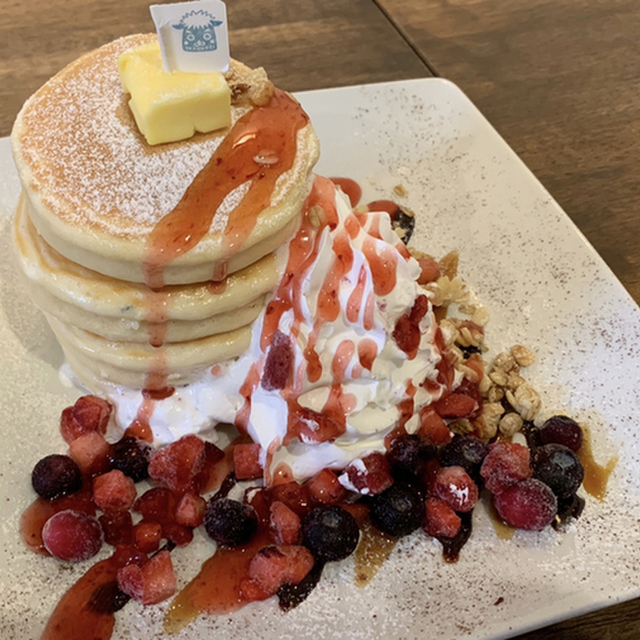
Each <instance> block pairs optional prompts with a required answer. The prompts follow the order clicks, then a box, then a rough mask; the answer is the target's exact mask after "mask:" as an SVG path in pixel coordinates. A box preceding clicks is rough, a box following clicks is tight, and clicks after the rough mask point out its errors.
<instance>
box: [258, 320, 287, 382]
mask: <svg viewBox="0 0 640 640" xmlns="http://www.w3.org/2000/svg"><path fill="white" fill-rule="evenodd" d="M292 375H293V347H292V346H291V338H290V337H289V336H288V335H287V334H285V333H283V332H282V331H276V332H275V333H274V334H273V339H272V341H271V345H270V346H269V351H268V352H267V359H266V360H265V363H264V370H263V372H262V380H261V382H260V384H261V385H262V387H263V389H266V390H267V391H274V390H277V389H284V388H285V387H286V386H287V383H289V382H290V380H291V376H292Z"/></svg>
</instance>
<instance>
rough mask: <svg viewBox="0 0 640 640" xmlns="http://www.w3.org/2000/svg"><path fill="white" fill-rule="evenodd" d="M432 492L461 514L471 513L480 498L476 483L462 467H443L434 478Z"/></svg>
mask: <svg viewBox="0 0 640 640" xmlns="http://www.w3.org/2000/svg"><path fill="white" fill-rule="evenodd" d="M431 492H432V493H433V495H434V496H435V497H436V498H440V499H441V500H444V501H445V502H446V503H448V504H449V505H450V506H451V508H452V509H454V510H455V511H460V512H461V513H466V512H468V511H471V510H472V509H473V508H474V507H475V506H476V503H477V502H478V496H479V493H478V487H477V486H476V483H475V482H474V481H473V480H472V479H471V478H470V476H469V474H468V473H467V472H466V471H465V470H464V469H463V468H462V467H442V468H441V469H440V470H439V471H438V473H437V474H436V477H435V478H434V481H433V484H432V486H431Z"/></svg>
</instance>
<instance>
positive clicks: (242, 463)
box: [233, 444, 263, 480]
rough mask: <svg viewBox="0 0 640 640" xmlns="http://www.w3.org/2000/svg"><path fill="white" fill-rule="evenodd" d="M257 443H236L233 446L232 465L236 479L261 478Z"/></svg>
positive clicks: (259, 448)
mask: <svg viewBox="0 0 640 640" xmlns="http://www.w3.org/2000/svg"><path fill="white" fill-rule="evenodd" d="M260 451H261V447H260V445H259V444H237V445H236V446H235V447H234V448H233V466H234V469H235V472H236V478H237V479H238V480H255V479H256V478H262V472H263V470H262V465H261V464H260Z"/></svg>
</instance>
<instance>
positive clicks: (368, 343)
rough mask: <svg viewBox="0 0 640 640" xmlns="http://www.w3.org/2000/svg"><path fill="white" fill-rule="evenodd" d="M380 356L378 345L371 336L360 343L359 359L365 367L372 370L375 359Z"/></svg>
mask: <svg viewBox="0 0 640 640" xmlns="http://www.w3.org/2000/svg"><path fill="white" fill-rule="evenodd" d="M377 356H378V345H377V344H376V342H375V341H374V340H372V339H371V338H363V339H362V340H360V342H359V343H358V360H359V361H360V364H361V365H362V367H363V368H365V369H368V370H369V371H371V369H372V368H373V361H374V360H375V359H376V357H377Z"/></svg>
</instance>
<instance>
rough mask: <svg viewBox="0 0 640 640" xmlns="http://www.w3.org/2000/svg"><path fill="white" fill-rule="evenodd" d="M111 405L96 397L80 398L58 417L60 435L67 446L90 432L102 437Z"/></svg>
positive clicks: (105, 429)
mask: <svg viewBox="0 0 640 640" xmlns="http://www.w3.org/2000/svg"><path fill="white" fill-rule="evenodd" d="M110 415H111V405H110V404H109V403H108V402H107V401H106V400H103V399H102V398H98V397H97V396H82V397H81V398H78V399H77V400H76V403H75V404H74V405H73V406H72V407H67V408H66V409H65V410H64V411H63V412H62V415H61V416H60V433H61V434H62V437H63V438H64V439H65V441H66V442H67V443H68V444H71V442H73V441H74V440H75V439H76V438H78V437H80V436H81V435H83V434H85V433H88V432H90V431H95V432H97V433H99V434H101V435H104V434H105V433H106V431H107V424H108V422H109V416H110Z"/></svg>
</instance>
